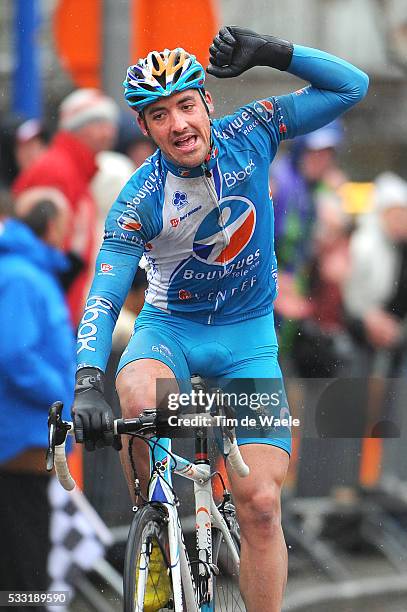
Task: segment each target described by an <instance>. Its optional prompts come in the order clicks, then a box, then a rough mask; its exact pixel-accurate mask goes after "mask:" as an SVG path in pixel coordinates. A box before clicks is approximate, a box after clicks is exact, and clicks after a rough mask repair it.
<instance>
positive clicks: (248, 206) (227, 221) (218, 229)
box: [193, 196, 256, 265]
mask: <svg viewBox="0 0 407 612" xmlns="http://www.w3.org/2000/svg"><path fill="white" fill-rule="evenodd" d="M219 208H220V214H219V210H218V209H214V210H212V211H211V212H210V213H209V214H208V215H207V216H206V217H205V219H203V221H202V222H201V224H200V226H199V227H198V229H197V232H196V234H195V238H194V242H193V251H194V256H195V257H196V259H198V260H200V261H202V262H204V263H207V264H210V265H224V264H228V263H229V262H231V261H233V259H235V257H237V256H238V255H239V253H241V252H242V251H243V249H244V248H245V247H246V246H247V245H248V244H249V242H250V239H251V237H252V235H253V232H254V228H255V226H256V209H255V207H254V204H253V202H251V201H250V200H249V199H247V198H244V197H242V196H228V197H226V198H223V199H222V200H220V202H219ZM225 234H226V235H227V240H226V241H227V244H225V238H226V236H225Z"/></svg>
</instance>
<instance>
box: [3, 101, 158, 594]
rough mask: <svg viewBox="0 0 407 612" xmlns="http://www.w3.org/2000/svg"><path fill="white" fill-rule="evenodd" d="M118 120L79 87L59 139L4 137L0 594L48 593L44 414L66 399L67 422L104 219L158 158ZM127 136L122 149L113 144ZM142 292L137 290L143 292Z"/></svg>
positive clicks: (11, 124)
mask: <svg viewBox="0 0 407 612" xmlns="http://www.w3.org/2000/svg"><path fill="white" fill-rule="evenodd" d="M120 115H121V113H120V111H119V107H118V105H117V104H116V103H115V102H114V101H113V100H112V99H111V98H109V97H107V96H105V95H104V94H103V93H102V92H101V91H98V90H94V89H79V90H76V91H74V92H73V93H71V94H70V95H68V96H67V97H66V98H65V99H64V100H63V101H62V103H61V105H60V107H59V115H58V117H59V118H58V126H57V129H56V131H55V133H54V134H53V135H51V134H50V133H49V131H48V130H47V129H46V128H45V127H44V125H43V123H42V122H40V121H38V120H34V119H31V120H28V121H17V120H16V119H14V118H11V119H9V120H8V121H5V122H4V124H3V125H2V126H1V128H0V129H1V132H0V152H1V158H0V167H1V168H0V170H1V172H0V180H1V184H0V187H1V192H0V262H1V265H2V266H3V267H4V273H3V274H2V278H1V281H0V312H1V313H2V350H1V352H0V353H1V354H0V400H1V404H2V409H1V411H0V497H1V498H2V499H3V500H5V499H7V503H6V504H1V508H0V524H1V531H2V534H3V541H2V547H1V552H0V590H7V591H9V590H15V591H21V590H37V591H38V590H41V591H46V590H47V587H48V585H49V575H48V572H47V557H48V554H49V551H50V538H49V533H50V500H49V489H50V488H49V477H48V475H47V473H46V472H45V450H46V446H47V428H46V419H47V413H48V408H49V406H50V405H51V403H53V402H54V401H55V400H57V399H59V400H61V401H63V402H64V405H65V418H69V412H70V405H71V403H72V399H73V387H74V372H75V350H74V337H75V328H76V326H77V324H78V322H79V320H80V317H81V314H82V312H83V308H84V301H85V299H86V294H87V291H88V289H89V283H90V279H91V276H92V274H93V267H94V261H95V258H96V254H97V249H98V247H99V246H100V243H101V241H102V239H103V219H104V217H105V216H106V214H107V210H108V207H109V206H110V205H111V204H112V202H113V201H114V199H115V197H116V196H117V195H118V193H119V192H120V190H121V188H122V186H123V185H124V183H125V182H126V181H127V180H128V178H129V177H130V175H131V174H132V173H133V172H134V170H135V169H136V167H137V165H140V164H141V163H142V162H143V161H144V158H145V157H144V156H147V155H150V154H151V153H152V152H153V151H154V147H153V144H152V142H151V141H149V140H148V139H146V138H144V137H141V136H140V133H139V132H138V128H137V127H136V123H135V122H132V121H131V119H130V118H128V117H126V116H124V117H123V118H122V119H121V117H120ZM121 124H123V127H122V128H121V130H120V126H121ZM123 130H124V131H125V132H126V139H124V137H123V136H121V139H120V138H119V139H118V136H119V135H120V133H121V132H123ZM116 145H120V150H121V151H124V152H119V151H115V147H116ZM139 148H140V149H141V153H140V152H139ZM127 151H129V152H130V153H131V155H132V158H131V157H129V156H128V155H127V154H126V153H125V152H127ZM142 274H143V273H142ZM144 276H145V275H144ZM144 283H145V280H143V279H141V282H140V280H138V281H137V283H136V282H135V288H136V290H137V294H139V287H140V286H143V285H144ZM139 302H140V299H138V302H137V305H136V306H134V301H133V303H132V301H131V296H130V298H129V300H128V302H127V307H126V309H125V311H124V314H126V313H127V317H126V316H122V318H121V321H120V325H119V326H118V333H119V337H122V338H123V343H124V344H125V343H126V342H127V340H128V338H129V336H130V334H131V330H132V325H133V323H132V322H130V319H133V321H134V318H135V313H133V317H131V316H130V315H129V309H131V308H134V307H137V308H140V304H139ZM126 336H127V337H126ZM51 489H52V488H51ZM28 505H29V508H30V510H29V512H27V507H28ZM10 550H12V551H13V562H12V563H10Z"/></svg>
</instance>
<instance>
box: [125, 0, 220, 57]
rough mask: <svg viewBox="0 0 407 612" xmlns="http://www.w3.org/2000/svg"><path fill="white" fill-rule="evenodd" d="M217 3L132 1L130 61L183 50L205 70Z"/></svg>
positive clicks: (200, 0) (203, 0) (199, 0)
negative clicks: (166, 51) (152, 51)
mask: <svg viewBox="0 0 407 612" xmlns="http://www.w3.org/2000/svg"><path fill="white" fill-rule="evenodd" d="M217 4H218V3H217V0H193V1H191V0H132V5H131V12H130V15H131V16H130V20H131V24H132V28H131V34H132V40H131V47H130V58H131V61H132V62H135V61H137V59H138V58H139V57H144V56H145V55H146V54H147V53H148V52H149V51H151V50H152V49H156V50H157V51H161V50H162V49H164V48H168V49H173V48H175V47H184V48H185V49H186V50H187V51H189V52H190V53H194V54H195V55H196V56H197V58H198V60H199V61H200V62H201V63H202V64H203V65H204V66H205V67H206V65H207V64H208V60H209V52H208V49H209V45H210V44H211V42H212V39H213V37H214V36H215V34H216V32H217V30H218V26H219V19H218V14H217V12H218V11H217Z"/></svg>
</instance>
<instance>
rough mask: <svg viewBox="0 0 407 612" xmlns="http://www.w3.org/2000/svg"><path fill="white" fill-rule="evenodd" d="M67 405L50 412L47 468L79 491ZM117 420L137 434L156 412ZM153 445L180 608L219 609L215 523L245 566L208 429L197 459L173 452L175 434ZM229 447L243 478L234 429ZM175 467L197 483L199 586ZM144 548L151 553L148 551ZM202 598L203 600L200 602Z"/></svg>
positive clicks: (153, 487)
mask: <svg viewBox="0 0 407 612" xmlns="http://www.w3.org/2000/svg"><path fill="white" fill-rule="evenodd" d="M62 408H63V405H62V402H54V404H53V405H52V406H51V408H50V411H49V417H48V450H47V470H48V471H50V470H52V469H53V467H55V471H56V474H57V477H58V480H59V482H60V483H61V485H62V486H63V487H64V488H65V489H66V490H67V491H74V490H75V488H76V484H75V481H74V479H73V478H72V476H71V474H70V472H69V468H68V464H67V460H66V455H65V440H66V436H67V435H68V434H73V424H72V423H71V422H65V421H62ZM143 415H144V416H143ZM113 425H114V433H115V434H120V433H123V434H130V435H131V434H132V433H135V432H137V431H141V430H145V429H146V428H147V429H148V428H149V427H150V428H151V427H153V429H154V427H155V413H154V411H148V414H147V411H145V412H144V413H143V414H142V415H141V417H140V418H138V417H137V418H135V419H129V420H122V419H117V420H115V421H114V423H113ZM158 440H159V442H158ZM148 446H149V453H150V481H149V487H148V500H149V502H150V503H154V502H156V503H160V504H161V505H162V507H164V508H165V509H166V511H167V512H166V514H167V516H166V522H167V524H168V542H169V556H170V558H169V565H170V570H171V577H172V584H173V596H174V606H175V608H174V609H175V612H183V611H184V604H183V600H185V603H186V606H187V611H188V612H213V611H214V599H213V573H218V571H217V568H216V566H214V565H213V564H212V528H213V527H215V528H216V529H218V530H219V532H220V533H221V534H222V537H223V539H224V541H225V544H226V546H227V548H228V550H229V552H230V553H231V559H232V561H233V563H234V565H235V567H236V568H237V569H238V568H239V553H238V550H237V547H236V545H235V542H234V540H233V537H232V535H231V533H230V531H229V527H228V524H227V522H226V521H225V519H224V518H223V516H222V514H221V512H220V511H219V510H218V508H217V506H216V504H215V502H214V500H213V496H212V487H211V476H212V475H211V472H210V464H209V460H208V452H207V450H208V439H207V434H206V433H204V431H197V433H196V436H195V461H194V462H191V461H189V460H187V459H184V458H183V457H181V456H179V455H175V454H174V453H172V451H171V440H170V439H169V438H154V437H153V438H149V439H148ZM224 450H225V452H226V454H227V458H228V462H229V465H230V466H231V467H232V469H233V470H235V471H236V473H237V474H238V475H239V476H241V477H245V476H247V475H248V473H249V468H248V466H247V465H246V464H245V462H244V461H243V459H242V456H241V454H240V451H239V447H238V445H237V441H236V436H235V435H234V432H232V431H228V432H227V435H224ZM153 463H154V464H153ZM172 472H175V473H176V474H178V475H180V476H182V477H184V478H187V479H188V480H192V481H193V482H194V495H195V516H196V535H197V538H196V541H197V552H198V559H197V562H198V568H199V570H198V576H197V587H196V588H195V584H194V579H193V576H192V573H191V569H190V563H189V559H188V554H187V551H186V547H185V543H184V538H183V533H182V527H181V523H180V519H179V516H178V511H177V504H178V500H177V498H176V495H175V492H174V489H173V487H172ZM144 552H145V554H146V558H147V550H146V551H144ZM140 570H143V571H140V572H139V577H138V581H139V582H138V587H139V588H138V589H137V592H138V593H140V595H139V599H140V602H139V605H140V609H142V608H143V599H144V593H145V588H146V585H147V579H148V565H146V566H145V567H140ZM201 601H202V602H203V603H202V604H201V605H200V602H201Z"/></svg>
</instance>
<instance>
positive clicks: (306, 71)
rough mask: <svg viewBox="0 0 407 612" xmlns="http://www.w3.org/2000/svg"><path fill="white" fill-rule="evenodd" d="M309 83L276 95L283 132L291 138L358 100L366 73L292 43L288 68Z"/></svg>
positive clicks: (364, 87) (364, 89)
mask: <svg viewBox="0 0 407 612" xmlns="http://www.w3.org/2000/svg"><path fill="white" fill-rule="evenodd" d="M287 72H290V73H291V74H293V75H295V76H297V77H299V78H301V79H304V81H308V82H309V83H310V85H308V86H305V87H303V88H302V89H299V90H298V91H296V92H294V93H291V94H288V95H285V96H279V97H278V98H277V101H278V104H279V105H280V107H281V109H282V112H283V114H284V116H285V118H286V122H285V126H286V132H285V135H286V137H287V138H294V137H295V136H299V135H301V134H306V133H308V132H312V131H314V130H317V129H318V128H320V127H322V126H324V125H326V124H327V123H330V122H331V121H333V120H334V119H336V118H337V117H339V116H340V115H341V114H342V113H344V112H345V111H347V110H349V109H350V108H352V106H354V105H355V104H357V103H358V102H360V101H361V100H362V99H363V98H364V96H365V95H366V93H367V90H368V86H369V77H368V76H367V74H365V73H364V72H363V71H362V70H359V68H356V67H355V66H353V65H352V64H350V63H349V62H346V61H345V60H343V59H340V58H339V57H336V56H335V55H331V54H330V53H326V52H324V51H319V50H318V49H313V48H311V47H303V46H301V45H294V53H293V57H292V60H291V64H290V67H289V68H288V71H287Z"/></svg>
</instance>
